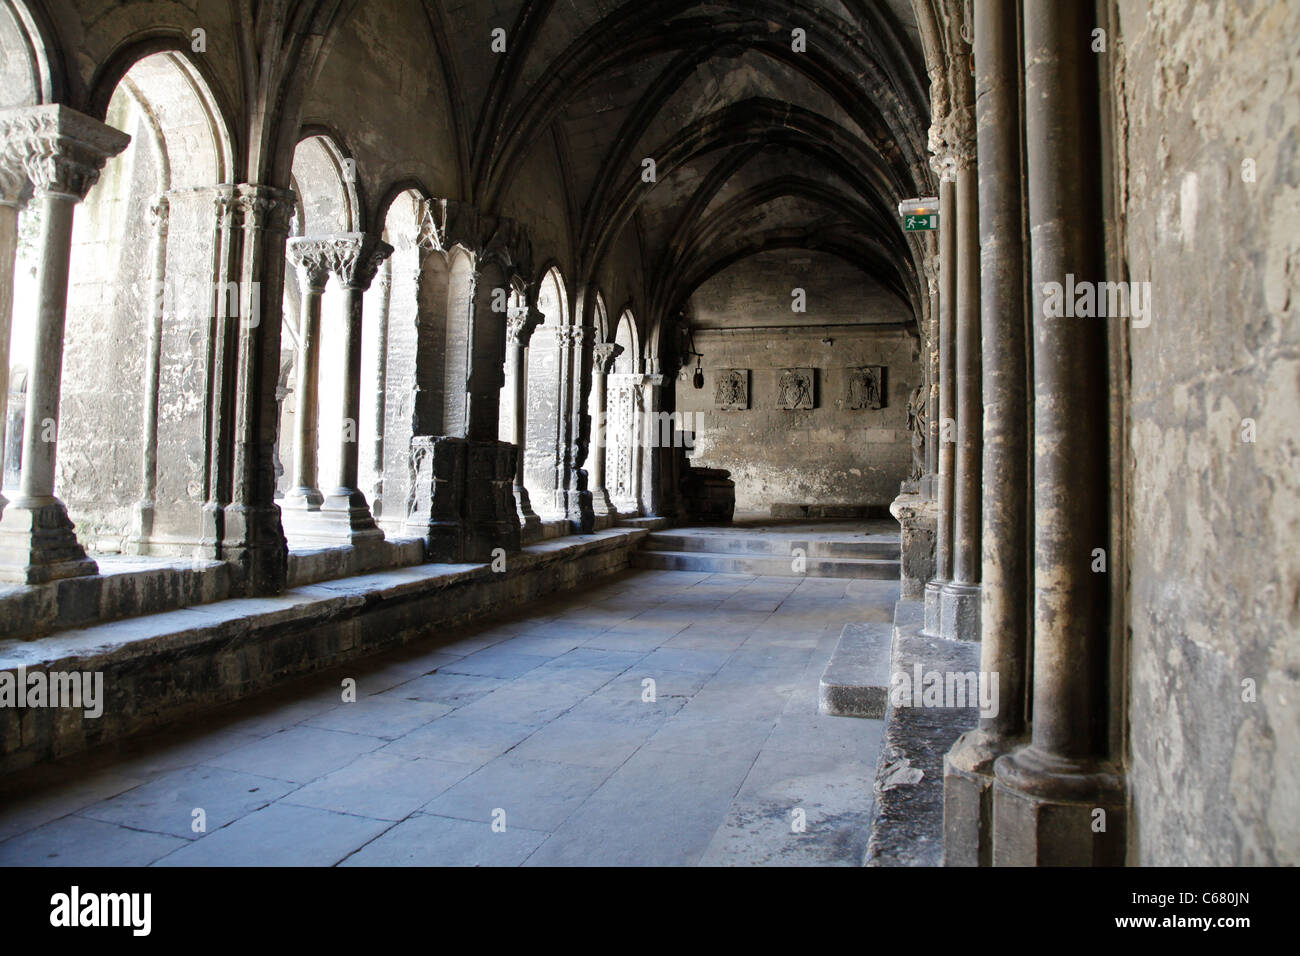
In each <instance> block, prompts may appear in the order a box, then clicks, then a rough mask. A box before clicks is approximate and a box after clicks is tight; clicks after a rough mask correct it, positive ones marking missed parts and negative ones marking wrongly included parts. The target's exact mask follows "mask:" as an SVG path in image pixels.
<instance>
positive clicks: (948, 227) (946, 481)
mask: <svg viewBox="0 0 1300 956" xmlns="http://www.w3.org/2000/svg"><path fill="white" fill-rule="evenodd" d="M956 205H957V190H956V183H955V182H954V181H953V180H952V179H949V178H945V179H941V180H940V181H939V415H938V418H937V421H936V422H935V426H937V428H936V429H935V430H936V434H937V437H938V445H939V481H938V485H939V493H938V502H939V521H938V525H937V527H936V528H935V546H934V580H933V581H931V582H930V583H929V584H927V585H926V586H925V633H927V634H930V635H938V634H939V627H940V605H941V598H942V593H943V586H944V585H945V584H947V583H948V582H949V581H950V580H952V530H953V529H952V517H953V516H952V510H953V503H952V497H953V465H954V459H955V449H956V445H955V442H956V438H957V436H956V416H957V401H956V395H957V389H956V386H957V382H956V378H957V362H956V358H957V356H956V350H955V348H954V341H953V339H954V334H955V332H956V325H957V209H956Z"/></svg>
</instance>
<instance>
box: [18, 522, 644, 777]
mask: <svg viewBox="0 0 1300 956" xmlns="http://www.w3.org/2000/svg"><path fill="white" fill-rule="evenodd" d="M644 535H645V532H644V531H639V530H623V531H608V532H602V533H599V534H593V535H573V536H570V537H567V538H564V539H561V540H557V541H555V542H544V543H542V544H538V545H533V546H531V547H529V548H526V549H524V550H523V551H522V552H519V553H516V554H511V555H509V556H508V558H507V567H506V570H505V571H502V572H494V571H493V570H492V568H491V565H489V564H474V565H469V564H465V565H445V564H444V565H438V564H422V565H417V566H414V567H406V568H400V569H396V570H388V571H384V572H380V573H374V574H368V575H361V576H357V577H352V578H345V579H340V580H335V581H329V582H324V583H319V584H312V585H305V586H302V587H298V588H293V589H291V590H289V591H286V592H285V593H283V594H280V595H276V596H274V597H257V598H234V599H227V600H224V601H216V602H214V603H211V604H206V605H203V606H199V607H191V608H185V609H181V610H176V611H168V612H165V613H161V614H153V615H149V616H145V617H137V618H132V619H129V620H122V621H115V622H111V623H106V624H99V625H97V626H94V627H89V628H84V629H80V630H70V631H63V632H60V633H57V634H53V635H51V636H49V637H46V638H42V639H40V640H36V641H24V640H3V641H0V672H3V671H9V672H16V671H17V670H18V668H20V667H22V668H25V669H26V670H27V671H29V672H30V671H33V670H44V671H98V672H102V673H103V674H104V698H105V699H104V704H103V706H104V712H103V715H102V716H101V717H99V718H97V719H92V718H86V717H84V715H83V713H82V711H80V710H67V709H55V708H28V709H16V708H0V773H3V772H9V771H13V770H18V769H21V768H23V767H26V766H30V765H32V764H35V763H39V762H42V761H47V760H51V759H56V758H58V757H62V756H65V755H67V754H71V753H76V752H79V751H82V750H85V749H87V748H89V747H93V746H97V745H100V744H103V743H107V742H110V741H113V740H118V739H121V738H124V737H127V736H130V735H132V734H135V733H138V732H140V731H143V730H147V729H150V728H153V727H156V726H160V725H163V724H166V723H170V722H172V721H174V720H177V719H180V718H182V717H185V716H189V715H192V714H195V713H199V712H202V711H204V710H207V709H209V708H211V707H214V706H216V705H218V704H225V703H229V702H231V701H234V700H238V699H240V698H242V697H246V696H249V695H250V694H254V693H257V692H260V691H262V690H266V689H269V688H271V687H273V686H275V685H277V684H279V683H282V682H284V681H287V680H290V679H292V678H295V677H300V676H303V675H306V674H309V673H312V672H315V671H318V670H323V669H326V668H328V667H332V666H335V665H338V664H340V663H344V662H346V661H348V660H352V659H355V658H358V657H362V656H365V655H367V654H370V653H373V652H376V651H379V650H383V649H387V648H391V647H394V646H398V645H400V644H404V643H407V642H409V641H412V640H416V639H419V638H424V637H428V636H430V635H431V634H434V633H437V632H438V631H440V630H444V629H446V628H449V627H453V626H456V625H460V624H464V623H466V622H468V621H470V620H472V619H474V618H477V617H482V616H485V615H487V614H489V613H492V612H494V611H497V610H500V609H502V608H506V607H512V606H517V605H519V604H522V603H524V602H526V601H530V600H533V599H535V598H537V597H540V596H542V595H544V594H549V593H553V592H555V591H561V590H566V589H569V588H573V587H576V586H578V585H580V584H585V583H589V582H591V581H593V580H595V579H597V578H599V577H601V576H604V575H607V574H611V573H614V572H616V571H619V570H621V569H623V568H626V567H627V566H628V560H629V556H630V553H631V551H632V550H634V549H635V548H636V547H637V545H638V544H639V543H640V540H641V538H643V537H644Z"/></svg>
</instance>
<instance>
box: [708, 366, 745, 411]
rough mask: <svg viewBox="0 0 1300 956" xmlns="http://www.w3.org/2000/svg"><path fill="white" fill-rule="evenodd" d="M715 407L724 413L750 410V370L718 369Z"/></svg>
mask: <svg viewBox="0 0 1300 956" xmlns="http://www.w3.org/2000/svg"><path fill="white" fill-rule="evenodd" d="M713 405H714V407H715V408H719V409H722V410H724V411H731V410H736V409H741V408H749V369H747V368H720V369H718V371H717V378H716V379H715V381H714V389H713Z"/></svg>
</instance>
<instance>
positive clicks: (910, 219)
mask: <svg viewBox="0 0 1300 956" xmlns="http://www.w3.org/2000/svg"><path fill="white" fill-rule="evenodd" d="M903 228H904V229H905V230H906V231H907V232H928V231H929V230H931V229H938V228H939V214H938V213H937V212H936V213H930V214H929V215H927V216H904V217H903Z"/></svg>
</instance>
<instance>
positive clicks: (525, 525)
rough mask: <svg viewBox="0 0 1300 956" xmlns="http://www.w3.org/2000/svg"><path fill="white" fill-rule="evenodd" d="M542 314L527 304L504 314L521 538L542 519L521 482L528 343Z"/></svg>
mask: <svg viewBox="0 0 1300 956" xmlns="http://www.w3.org/2000/svg"><path fill="white" fill-rule="evenodd" d="M545 318H546V316H545V315H543V314H542V313H541V312H539V311H538V310H537V309H536V308H535V307H534V306H531V305H525V306H523V307H522V308H518V309H515V310H513V311H511V313H510V314H509V316H508V317H507V318H506V343H507V345H508V347H509V349H510V353H509V356H508V359H509V361H508V362H507V364H506V372H507V375H506V380H507V382H508V384H509V386H510V394H511V395H512V396H514V406H513V408H512V409H511V411H512V412H513V414H512V416H511V428H510V441H511V443H512V444H513V445H514V446H515V481H514V494H515V507H516V508H517V509H518V511H519V526H520V529H521V530H520V535H521V537H522V538H523V539H524V540H525V541H528V540H532V538H533V537H534V536H536V535H537V534H539V533H540V531H541V527H542V519H541V518H539V517H538V516H537V513H536V512H535V511H533V503H532V501H531V500H530V499H529V497H528V489H527V488H526V487H525V486H524V448H525V446H526V444H527V441H528V374H527V371H528V343H529V341H530V340H531V339H532V337H533V332H534V331H535V330H536V329H537V327H538V326H539V325H541V324H542V322H543V321H544V320H545Z"/></svg>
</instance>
